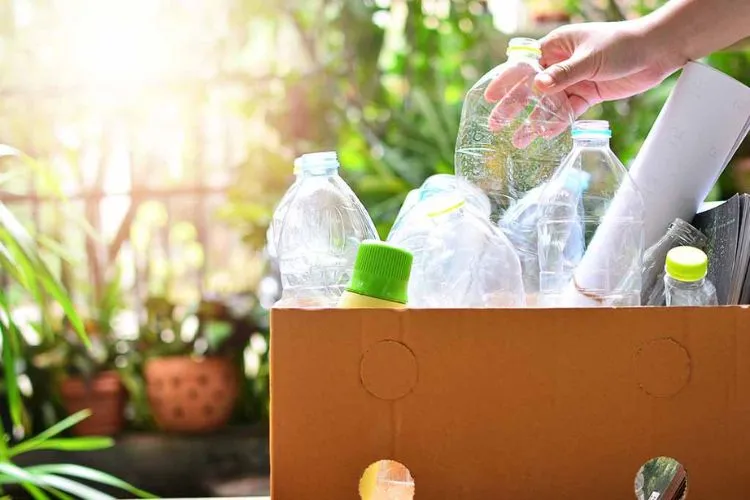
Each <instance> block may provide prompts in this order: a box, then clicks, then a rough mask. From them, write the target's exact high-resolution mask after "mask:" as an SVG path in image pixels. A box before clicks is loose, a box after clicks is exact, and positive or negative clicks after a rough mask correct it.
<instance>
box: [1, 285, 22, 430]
mask: <svg viewBox="0 0 750 500" xmlns="http://www.w3.org/2000/svg"><path fill="white" fill-rule="evenodd" d="M0 311H2V312H3V313H4V316H5V317H4V318H2V320H0V338H2V341H3V346H2V351H3V352H2V360H3V373H4V376H5V394H6V396H7V398H8V405H9V406H10V417H11V420H12V422H13V425H14V426H21V425H23V400H22V398H21V391H20V389H19V387H18V376H17V375H16V360H17V359H18V358H19V357H20V355H21V354H20V346H19V343H18V327H17V326H16V324H15V323H14V322H13V317H12V316H11V312H10V309H9V308H8V303H7V301H6V297H5V293H3V292H0Z"/></svg>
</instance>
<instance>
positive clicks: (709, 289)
mask: <svg viewBox="0 0 750 500" xmlns="http://www.w3.org/2000/svg"><path fill="white" fill-rule="evenodd" d="M664 269H665V271H666V274H665V275H664V291H665V295H666V299H667V305H668V306H716V305H718V304H719V302H718V300H717V298H716V288H715V287H714V285H713V283H711V282H710V281H709V280H707V279H706V275H707V274H708V258H707V257H706V254H705V252H703V250H700V249H699V248H695V247H688V246H683V247H675V248H673V249H671V250H670V251H669V253H667V261H666V265H665V267H664Z"/></svg>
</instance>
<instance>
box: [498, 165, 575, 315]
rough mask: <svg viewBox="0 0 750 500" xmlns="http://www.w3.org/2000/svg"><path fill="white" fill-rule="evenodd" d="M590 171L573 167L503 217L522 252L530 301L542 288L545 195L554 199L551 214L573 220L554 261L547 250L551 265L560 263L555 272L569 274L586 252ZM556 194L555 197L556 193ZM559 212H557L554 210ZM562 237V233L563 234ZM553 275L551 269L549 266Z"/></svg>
mask: <svg viewBox="0 0 750 500" xmlns="http://www.w3.org/2000/svg"><path fill="white" fill-rule="evenodd" d="M589 180H590V175H589V174H588V173H587V172H584V171H581V170H569V171H567V172H566V173H565V174H564V175H562V176H560V177H558V178H556V179H554V180H553V181H550V182H547V183H544V184H542V185H540V186H537V187H535V188H534V189H532V190H531V191H529V192H528V193H527V194H526V196H524V197H523V198H521V199H520V200H518V201H517V202H515V203H514V204H513V205H511V206H510V208H509V209H508V211H507V212H505V215H503V218H502V219H501V220H500V223H499V225H500V228H501V229H502V230H503V232H504V233H505V235H506V236H507V237H508V239H509V240H510V241H511V243H513V245H514V246H515V248H516V252H518V257H519V259H520V260H521V267H522V268H523V284H524V289H525V290H526V299H527V302H528V303H529V304H530V305H534V304H536V303H537V294H538V292H539V286H540V285H539V280H540V269H539V238H538V235H539V229H538V226H539V221H540V218H541V216H542V214H543V210H542V205H541V204H540V203H541V201H542V195H545V194H546V196H547V202H548V203H554V206H552V205H550V206H547V207H545V208H546V210H547V217H555V218H556V219H560V218H564V219H566V220H568V219H569V220H570V221H571V222H570V223H566V224H565V225H564V226H563V227H561V228H560V229H563V230H566V231H570V234H568V235H567V236H566V238H565V246H564V247H562V248H559V249H557V251H558V252H559V254H556V255H555V256H554V259H555V260H554V263H552V262H550V261H549V260H550V259H552V258H553V254H552V251H551V250H549V251H548V252H547V253H546V258H547V260H548V262H547V265H548V266H553V265H557V266H559V268H558V269H557V270H556V271H555V274H554V276H560V277H564V276H567V275H568V274H569V273H570V272H572V270H571V269H570V267H572V266H574V265H575V264H576V263H577V262H578V260H580V256H581V255H583V249H584V241H583V220H582V219H581V214H582V210H583V209H582V206H581V203H582V194H583V192H584V191H585V190H586V189H587V188H588V184H589ZM553 193H554V194H555V196H554V199H552V194H553ZM553 210H555V211H556V213H555V214H554V215H553V214H552V211H553ZM560 239H561V240H562V235H561V236H560ZM547 273H548V274H547V276H548V278H549V269H548V270H547Z"/></svg>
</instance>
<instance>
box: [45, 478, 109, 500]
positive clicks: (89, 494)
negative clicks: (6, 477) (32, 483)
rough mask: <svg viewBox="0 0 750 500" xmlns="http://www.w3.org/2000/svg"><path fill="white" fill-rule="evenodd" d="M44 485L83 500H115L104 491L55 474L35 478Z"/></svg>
mask: <svg viewBox="0 0 750 500" xmlns="http://www.w3.org/2000/svg"><path fill="white" fill-rule="evenodd" d="M35 477H36V478H37V479H38V480H39V481H41V482H42V484H43V485H45V486H48V487H52V488H55V489H57V490H60V491H63V492H65V493H70V494H71V495H73V496H74V498H80V499H82V500H115V497H113V496H112V495H108V494H107V493H104V492H102V491H98V490H95V489H94V488H91V487H90V486H86V485H85V484H81V483H78V482H76V481H72V480H70V479H67V478H64V477H60V476H55V475H53V474H40V475H39V476H35Z"/></svg>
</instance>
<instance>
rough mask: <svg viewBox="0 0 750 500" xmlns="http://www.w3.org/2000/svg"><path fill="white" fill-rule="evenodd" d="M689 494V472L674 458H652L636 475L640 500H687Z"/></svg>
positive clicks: (637, 494)
mask: <svg viewBox="0 0 750 500" xmlns="http://www.w3.org/2000/svg"><path fill="white" fill-rule="evenodd" d="M687 492H688V475H687V470H685V467H683V466H682V464H681V463H680V462H678V461H677V460H675V459H674V458H670V457H657V458H652V459H651V460H649V461H648V462H646V463H645V464H643V466H642V467H641V468H640V469H639V470H638V473H637V474H636V475H635V497H636V499H638V500H657V499H658V500H685V499H686V498H687Z"/></svg>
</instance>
